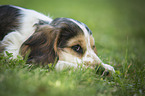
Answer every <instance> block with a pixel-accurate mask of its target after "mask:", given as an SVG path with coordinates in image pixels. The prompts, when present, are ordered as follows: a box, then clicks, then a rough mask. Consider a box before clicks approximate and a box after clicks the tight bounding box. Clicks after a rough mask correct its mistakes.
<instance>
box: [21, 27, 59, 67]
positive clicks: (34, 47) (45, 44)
mask: <svg viewBox="0 0 145 96" xmlns="http://www.w3.org/2000/svg"><path fill="white" fill-rule="evenodd" d="M56 36H57V35H56V32H55V31H54V29H53V27H52V26H50V25H41V26H40V27H39V28H38V29H37V32H35V33H34V34H33V35H32V36H31V37H30V38H28V39H27V40H26V41H25V42H24V43H23V45H22V47H21V49H20V52H21V55H22V56H23V57H25V56H26V55H27V54H28V52H29V50H30V53H29V55H28V61H29V62H36V63H41V64H48V63H54V61H55V58H57V54H56V49H54V48H56V45H55V46H54V42H55V39H56Z"/></svg>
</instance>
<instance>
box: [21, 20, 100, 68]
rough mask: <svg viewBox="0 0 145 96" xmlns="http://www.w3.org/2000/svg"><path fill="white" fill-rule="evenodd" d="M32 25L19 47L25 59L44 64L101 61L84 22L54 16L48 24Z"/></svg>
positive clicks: (87, 64) (88, 63)
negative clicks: (30, 32)
mask: <svg viewBox="0 0 145 96" xmlns="http://www.w3.org/2000/svg"><path fill="white" fill-rule="evenodd" d="M36 26H37V28H36V31H35V33H34V34H33V35H32V36H31V37H29V38H28V39H27V40H26V41H25V42H24V43H23V44H22V46H21V54H22V56H23V57H25V56H26V54H29V55H28V61H29V62H30V61H31V62H36V63H41V64H48V63H54V62H55V61H56V60H57V61H65V62H69V63H74V64H80V63H83V64H85V66H91V67H95V66H96V64H100V63H102V61H101V60H100V59H99V57H98V56H97V52H96V47H95V41H94V38H93V36H92V32H91V30H90V29H89V28H88V27H87V26H86V25H85V24H84V23H81V22H79V21H77V20H74V19H70V18H56V19H54V20H53V21H52V22H51V23H50V24H42V23H40V24H36Z"/></svg>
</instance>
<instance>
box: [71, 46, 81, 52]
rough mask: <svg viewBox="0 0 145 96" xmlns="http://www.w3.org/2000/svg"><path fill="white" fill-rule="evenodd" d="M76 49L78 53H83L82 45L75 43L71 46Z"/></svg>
mask: <svg viewBox="0 0 145 96" xmlns="http://www.w3.org/2000/svg"><path fill="white" fill-rule="evenodd" d="M71 48H72V49H73V50H74V51H76V52H77V53H81V54H83V48H82V47H81V46H80V45H75V46H72V47H71Z"/></svg>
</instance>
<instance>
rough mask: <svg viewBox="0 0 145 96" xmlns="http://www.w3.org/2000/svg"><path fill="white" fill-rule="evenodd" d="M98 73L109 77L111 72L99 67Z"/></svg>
mask: <svg viewBox="0 0 145 96" xmlns="http://www.w3.org/2000/svg"><path fill="white" fill-rule="evenodd" d="M95 69H96V73H97V74H99V75H102V76H109V75H110V72H109V71H108V70H105V68H104V67H102V66H101V65H99V66H97V67H96V68H95Z"/></svg>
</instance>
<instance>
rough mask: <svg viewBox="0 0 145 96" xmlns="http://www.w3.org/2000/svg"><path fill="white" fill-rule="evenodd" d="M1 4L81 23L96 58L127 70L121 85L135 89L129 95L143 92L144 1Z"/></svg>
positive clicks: (6, 0) (15, 0) (11, 0)
mask: <svg viewBox="0 0 145 96" xmlns="http://www.w3.org/2000/svg"><path fill="white" fill-rule="evenodd" d="M4 4H11V5H15V6H20V7H24V8H28V9H33V10H36V11H38V12H41V13H43V14H45V15H48V14H49V15H50V16H51V17H52V18H57V17H67V18H73V19H76V20H79V21H81V22H83V23H85V24H86V25H87V26H88V27H89V28H90V29H91V30H92V32H93V36H94V38H95V41H96V43H95V44H96V47H97V51H98V56H99V57H100V58H101V59H102V60H103V61H104V62H105V63H109V64H111V65H112V66H114V67H115V69H116V70H119V71H120V72H122V73H124V74H125V72H126V67H124V66H127V67H128V73H127V76H128V77H127V79H125V80H126V81H124V83H125V82H126V83H132V86H134V88H135V89H134V90H133V91H129V92H135V91H137V92H139V90H141V92H143V91H144V88H145V87H144V85H145V83H144V81H145V76H144V74H145V70H144V69H145V51H144V50H145V0H3V1H2V0H1V1H0V5H4ZM125 64H126V65H125ZM130 66H131V67H130ZM124 90H127V89H124ZM118 92H119V91H118Z"/></svg>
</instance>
